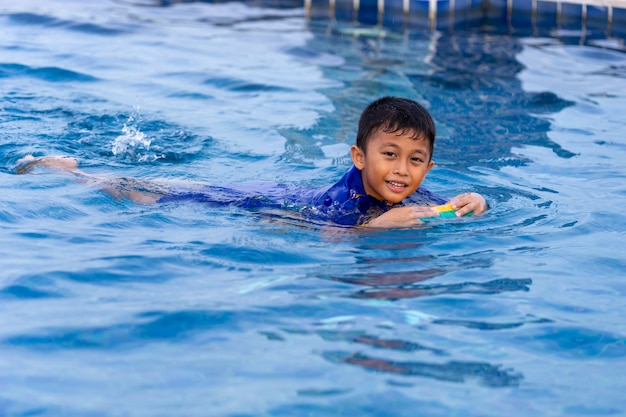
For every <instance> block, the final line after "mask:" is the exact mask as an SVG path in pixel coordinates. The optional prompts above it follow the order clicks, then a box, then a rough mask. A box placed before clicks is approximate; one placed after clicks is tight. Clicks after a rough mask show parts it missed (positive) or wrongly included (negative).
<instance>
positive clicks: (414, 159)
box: [411, 157, 424, 162]
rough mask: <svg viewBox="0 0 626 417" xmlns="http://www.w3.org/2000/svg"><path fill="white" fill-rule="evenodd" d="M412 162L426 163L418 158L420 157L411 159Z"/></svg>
mask: <svg viewBox="0 0 626 417" xmlns="http://www.w3.org/2000/svg"><path fill="white" fill-rule="evenodd" d="M411 161H413V162H424V161H423V160H422V158H418V157H415V158H411Z"/></svg>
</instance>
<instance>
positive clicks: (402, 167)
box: [393, 161, 408, 175]
mask: <svg viewBox="0 0 626 417" xmlns="http://www.w3.org/2000/svg"><path fill="white" fill-rule="evenodd" d="M407 166H408V165H407V163H406V162H405V161H397V162H396V165H395V166H394V170H393V171H394V173H395V174H397V175H406V174H407V172H408V168H407Z"/></svg>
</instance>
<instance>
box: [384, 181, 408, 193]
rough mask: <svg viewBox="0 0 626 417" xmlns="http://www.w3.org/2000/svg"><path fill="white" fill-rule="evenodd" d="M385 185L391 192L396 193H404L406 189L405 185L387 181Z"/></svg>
mask: <svg viewBox="0 0 626 417" xmlns="http://www.w3.org/2000/svg"><path fill="white" fill-rule="evenodd" d="M387 185H388V186H389V188H391V190H393V191H397V192H401V191H404V189H405V188H406V187H407V185H406V184H403V183H400V182H395V181H387Z"/></svg>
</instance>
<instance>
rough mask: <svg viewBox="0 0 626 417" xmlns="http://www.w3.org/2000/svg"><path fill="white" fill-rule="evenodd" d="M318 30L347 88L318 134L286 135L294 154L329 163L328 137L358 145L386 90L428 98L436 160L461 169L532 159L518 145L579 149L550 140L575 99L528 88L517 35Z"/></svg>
mask: <svg viewBox="0 0 626 417" xmlns="http://www.w3.org/2000/svg"><path fill="white" fill-rule="evenodd" d="M310 28H311V30H312V31H313V32H314V33H315V35H316V36H315V37H314V38H313V39H312V40H311V41H309V47H310V48H311V49H313V50H315V51H316V52H317V53H323V54H327V55H334V56H338V57H340V58H342V59H343V63H342V64H334V65H330V66H327V67H324V68H323V69H324V72H325V74H326V75H327V77H328V78H330V79H333V80H339V81H342V82H343V84H344V85H343V87H342V88H338V89H332V90H329V91H328V92H327V94H328V96H329V97H330V98H331V99H332V101H333V103H334V104H335V107H336V109H335V111H333V112H332V113H331V114H327V115H323V119H322V120H321V121H320V123H318V126H316V127H315V129H314V130H313V131H297V132H296V131H291V130H285V131H283V132H282V133H283V135H284V136H286V137H287V139H288V141H287V149H286V154H285V157H286V158H287V159H289V160H292V161H294V162H298V163H306V161H307V160H309V161H312V160H316V159H319V158H320V157H323V156H322V153H321V152H320V151H319V147H320V146H321V147H323V146H324V145H326V144H327V143H336V142H337V141H339V142H345V143H346V144H352V142H353V140H354V136H355V132H354V130H355V129H356V123H357V120H358V115H359V114H360V111H361V109H362V108H363V107H364V106H365V105H366V104H367V103H368V102H369V101H370V100H371V99H373V98H375V97H378V96H382V95H400V96H409V97H412V98H416V99H417V100H418V101H421V102H423V103H425V104H426V105H427V107H428V108H429V110H430V111H431V113H432V114H433V117H434V118H435V121H436V123H437V128H438V135H437V136H438V139H437V144H436V147H435V148H436V150H435V159H436V161H437V162H438V163H440V164H445V165H447V166H453V167H454V168H455V169H458V170H465V169H467V168H468V167H471V166H476V165H482V166H489V167H493V168H498V167H501V166H507V165H520V164H523V163H525V160H524V159H523V158H521V157H520V156H518V155H515V154H513V153H512V148H514V147H517V146H520V145H526V144H532V145H537V146H542V147H547V148H550V149H552V150H553V151H554V152H555V153H556V155H558V156H559V157H562V158H569V157H572V156H573V155H574V153H572V152H570V151H569V150H567V149H563V148H562V147H561V146H560V145H558V144H557V143H555V142H553V141H551V140H550V138H549V137H548V136H547V132H549V131H550V121H549V120H548V119H547V118H546V117H545V116H546V115H549V114H553V113H556V112H559V111H561V110H562V109H564V108H565V107H568V106H571V105H572V104H573V103H572V102H570V101H567V100H564V99H562V98H560V97H558V96H557V95H556V94H554V93H553V92H550V91H543V92H538V93H529V92H525V91H524V90H523V88H522V84H521V81H520V80H519V78H518V74H519V73H520V72H521V71H522V70H523V69H524V66H523V65H522V64H521V63H520V62H519V61H518V60H517V59H516V55H517V54H518V53H520V52H521V51H522V49H523V46H522V44H521V42H520V40H519V39H518V38H516V37H513V36H509V35H504V34H502V35H501V34H490V33H478V32H472V33H465V32H457V33H454V32H443V33H441V32H436V33H430V32H429V33H420V32H411V33H405V34H404V35H399V34H397V33H392V32H389V31H385V30H381V31H379V32H378V33H379V36H375V33H376V31H374V32H372V33H374V35H369V36H355V35H354V34H351V32H350V27H349V26H347V25H344V26H342V24H341V23H335V24H329V23H325V24H323V23H320V22H310ZM383 35H384V36H383ZM311 137H314V139H315V140H313V141H311ZM332 163H333V164H339V165H344V164H345V165H348V164H349V160H348V159H347V158H342V157H341V156H340V155H336V157H335V158H334V159H333V161H332Z"/></svg>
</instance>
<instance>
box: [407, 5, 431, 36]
mask: <svg viewBox="0 0 626 417" xmlns="http://www.w3.org/2000/svg"><path fill="white" fill-rule="evenodd" d="M428 25H429V23H428V0H411V1H410V3H409V26H410V27H415V28H422V29H425V28H428V27H429V26H428Z"/></svg>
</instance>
